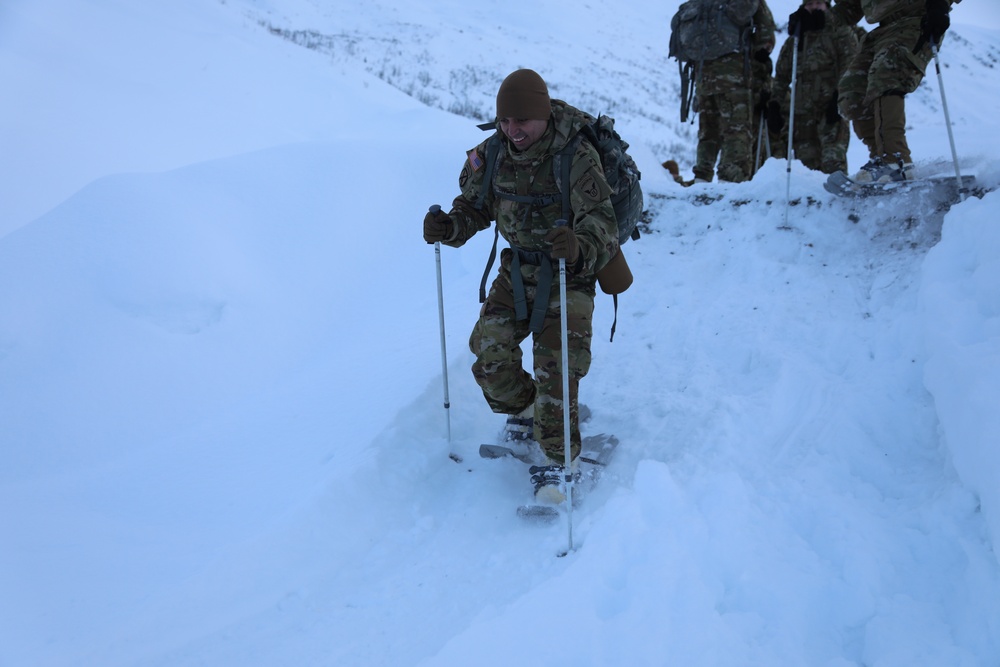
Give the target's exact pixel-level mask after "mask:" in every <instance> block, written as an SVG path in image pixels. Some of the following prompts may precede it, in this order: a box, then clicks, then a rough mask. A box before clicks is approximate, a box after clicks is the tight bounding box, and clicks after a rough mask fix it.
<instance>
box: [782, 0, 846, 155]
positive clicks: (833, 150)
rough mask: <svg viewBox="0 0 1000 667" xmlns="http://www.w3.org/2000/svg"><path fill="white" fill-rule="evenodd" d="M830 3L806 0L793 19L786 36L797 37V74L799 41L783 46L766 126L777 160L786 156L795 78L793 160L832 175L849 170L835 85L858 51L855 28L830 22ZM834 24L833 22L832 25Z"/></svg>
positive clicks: (827, 1)
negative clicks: (794, 68)
mask: <svg viewBox="0 0 1000 667" xmlns="http://www.w3.org/2000/svg"><path fill="white" fill-rule="evenodd" d="M829 7H830V3H829V0H806V1H805V2H803V3H802V7H801V8H799V10H798V11H796V12H795V13H794V14H792V15H791V16H790V17H789V23H788V34H789V35H794V34H795V31H796V28H798V29H799V30H800V33H799V35H800V36H799V42H798V43H799V53H798V58H797V63H796V66H797V67H796V71H795V72H794V73H793V72H792V55H793V54H792V49H793V48H794V44H795V40H794V39H788V40H786V41H785V43H784V45H782V47H781V53H780V54H779V55H778V62H777V66H776V68H775V75H774V86H773V89H772V91H771V101H770V103H769V106H768V113H767V119H768V128H769V130H770V132H771V133H772V136H771V142H772V145H773V146H774V147H775V152H774V154H775V155H777V156H778V157H783V156H785V155H787V150H788V141H787V140H788V137H787V134H788V129H787V128H788V124H787V119H788V116H789V109H788V107H789V104H790V97H791V96H790V89H791V84H792V77H793V76H794V77H795V137H794V140H793V143H794V149H795V157H796V158H797V159H799V160H800V161H801V162H802V164H804V165H805V166H806V167H808V168H810V169H815V170H817V171H821V172H823V173H825V174H832V173H833V172H835V171H843V172H846V171H847V146H848V143H849V142H850V138H851V130H850V126H849V125H848V122H847V121H846V120H845V119H844V118H841V116H840V113H839V111H838V94H837V86H838V83H839V81H840V78H841V76H842V75H843V74H844V72H845V70H846V69H847V64H848V63H849V62H850V61H851V59H852V58H853V57H854V55H855V54H856V53H857V51H858V35H857V33H856V31H860V32H861V33H862V34H863V32H864V31H863V30H861V29H860V28H857V27H855V26H845V25H832V24H828V22H827V21H826V16H827V11H828V10H829ZM830 23H832V22H830Z"/></svg>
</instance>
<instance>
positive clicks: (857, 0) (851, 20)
mask: <svg viewBox="0 0 1000 667" xmlns="http://www.w3.org/2000/svg"><path fill="white" fill-rule="evenodd" d="M961 1H962V0H951V4H955V3H957V2H961ZM830 11H831V12H832V13H833V15H834V16H835V17H836V19H837V20H838V21H840V22H841V23H844V24H847V25H854V24H855V23H857V22H858V21H860V20H861V18H862V17H864V19H865V20H866V21H868V23H871V24H872V25H874V24H876V23H894V22H896V21H900V20H904V19H914V18H921V17H922V16H923V15H924V14H925V13H926V11H927V0H837V3H836V4H834V5H833V7H831V8H830Z"/></svg>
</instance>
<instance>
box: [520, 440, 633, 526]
mask: <svg viewBox="0 0 1000 667" xmlns="http://www.w3.org/2000/svg"><path fill="white" fill-rule="evenodd" d="M582 444H583V447H582V450H581V451H580V456H579V457H578V458H577V460H578V461H579V462H580V464H579V465H580V470H579V473H578V474H579V478H578V479H577V480H576V481H575V482H574V484H573V507H574V509H575V508H577V507H579V506H580V504H581V503H582V502H583V499H584V498H585V497H586V496H587V495H588V494H589V493H590V492H591V491H593V490H594V488H595V487H596V486H597V483H598V482H599V481H600V479H601V473H602V472H603V470H604V468H605V467H606V466H607V465H608V464H609V463H610V462H611V458H612V456H613V455H614V453H615V450H616V449H617V448H618V438H617V437H616V436H614V435H608V434H606V433H599V434H597V435H589V436H587V437H585V438H584V439H583V443H582ZM564 511H565V510H564V509H563V508H562V506H560V505H539V504H527V505H520V506H518V508H517V515H518V516H519V517H521V518H522V519H525V520H528V521H533V522H539V523H551V522H553V521H555V520H556V519H558V518H559V517H561V516H562V515H563V512H564Z"/></svg>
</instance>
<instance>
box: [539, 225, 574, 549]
mask: <svg viewBox="0 0 1000 667" xmlns="http://www.w3.org/2000/svg"><path fill="white" fill-rule="evenodd" d="M565 224H566V221H565V220H557V221H556V226H557V227H562V226H563V225H565ZM539 297H540V295H539V296H536V297H535V298H539ZM559 333H560V338H561V344H562V394H563V400H562V408H563V458H564V463H565V467H566V470H565V475H566V477H565V479H566V540H567V542H566V544H567V546H566V553H569V552H571V551H573V468H572V463H573V460H572V456H573V453H572V451H571V450H572V447H571V445H570V423H569V422H570V419H569V417H570V414H569V412H570V406H569V402H570V401H569V322H568V319H567V317H566V260H565V259H560V260H559Z"/></svg>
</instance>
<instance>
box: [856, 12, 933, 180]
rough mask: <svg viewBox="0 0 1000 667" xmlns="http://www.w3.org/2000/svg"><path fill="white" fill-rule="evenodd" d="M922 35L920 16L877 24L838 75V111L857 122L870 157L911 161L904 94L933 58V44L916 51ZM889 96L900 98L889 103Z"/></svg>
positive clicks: (916, 81) (918, 80)
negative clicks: (841, 73) (903, 102)
mask: <svg viewBox="0 0 1000 667" xmlns="http://www.w3.org/2000/svg"><path fill="white" fill-rule="evenodd" d="M919 39H920V18H919V17H917V18H910V19H905V20H901V21H896V22H894V23H891V24H888V25H879V26H878V27H877V28H875V29H874V30H872V31H871V32H869V33H868V34H867V35H865V38H864V39H863V40H862V41H861V48H860V49H859V50H858V53H857V54H856V55H855V56H854V58H853V59H852V60H851V62H850V64H848V66H847V69H846V70H845V71H844V75H843V76H842V77H841V78H840V83H839V86H838V89H839V92H840V101H839V105H840V113H841V114H842V115H843V116H844V117H845V118H848V119H850V120H851V121H853V123H854V132H855V134H857V135H858V138H859V139H861V141H863V142H864V144H865V146H867V147H868V151H869V154H870V156H871V157H879V158H886V157H889V158H891V159H893V160H895V159H901V160H903V161H904V162H910V161H911V158H910V149H909V146H908V145H907V143H906V120H905V116H904V106H903V104H902V98H903V96H904V95H906V94H908V93H912V92H913V91H915V90H916V89H917V86H919V85H920V82H921V81H922V80H923V78H924V73H925V72H926V71H927V64H928V63H929V62H930V60H931V58H932V57H933V54H932V52H931V47H930V45H929V44H925V45H924V46H923V47H922V48H921V50H919V51H918V52H917V53H913V48H914V46H916V44H917V41H918V40H919ZM886 98H898V99H889V100H888V102H889V104H888V106H886ZM883 107H885V108H883Z"/></svg>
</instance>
